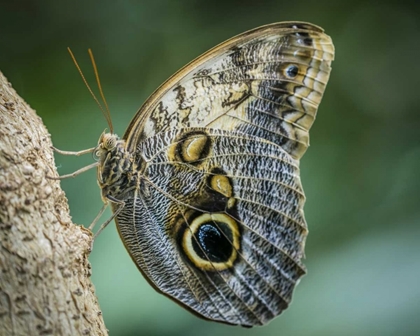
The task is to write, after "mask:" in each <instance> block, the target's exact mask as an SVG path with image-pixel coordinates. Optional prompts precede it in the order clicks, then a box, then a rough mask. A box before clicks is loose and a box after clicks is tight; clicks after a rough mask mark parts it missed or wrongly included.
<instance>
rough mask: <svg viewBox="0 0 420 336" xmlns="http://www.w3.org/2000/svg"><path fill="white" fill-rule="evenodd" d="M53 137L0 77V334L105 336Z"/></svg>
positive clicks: (85, 241)
mask: <svg viewBox="0 0 420 336" xmlns="http://www.w3.org/2000/svg"><path fill="white" fill-rule="evenodd" d="M51 145H52V144H51V139H50V135H49V134H48V132H47V130H46V128H45V126H44V125H43V123H42V120H41V118H39V117H38V116H37V115H36V114H35V112H34V111H33V110H32V109H31V108H30V107H29V106H28V105H27V104H26V103H25V102H24V101H23V100H22V98H20V97H19V96H18V95H17V93H16V92H15V91H14V90H13V88H12V86H11V85H10V83H8V81H7V79H6V78H5V77H4V76H3V74H1V73H0V335H25V336H26V335H107V330H106V328H105V326H104V322H103V318H102V314H101V311H100V308H99V305H98V301H97V298H96V296H95V292H94V287H93V284H92V283H91V280H90V275H91V268H90V264H89V262H88V255H89V253H90V249H91V246H92V236H91V233H90V231H88V230H86V229H84V228H83V227H82V226H77V225H75V224H73V223H72V222H71V218H70V215H69V208H68V204H67V199H66V197H65V195H64V192H63V191H62V190H61V188H60V183H59V182H58V181H52V180H50V179H48V178H46V175H57V172H56V168H55V164H54V156H53V153H52V151H51Z"/></svg>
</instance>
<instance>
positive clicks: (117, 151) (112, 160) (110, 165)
mask: <svg viewBox="0 0 420 336" xmlns="http://www.w3.org/2000/svg"><path fill="white" fill-rule="evenodd" d="M95 155H96V156H97V158H98V160H99V166H98V184H99V187H100V188H101V192H102V199H103V201H104V202H106V201H107V199H108V196H111V197H113V198H115V199H117V200H122V199H123V198H124V194H126V193H128V192H130V191H132V190H133V189H135V188H136V186H137V180H138V179H137V177H138V174H139V173H140V171H139V170H138V168H137V164H136V163H135V162H134V158H133V156H132V154H131V153H130V152H128V151H127V150H126V146H125V140H122V139H119V137H118V136H117V135H115V134H111V133H102V135H101V137H100V138H99V141H98V146H97V149H96V151H95Z"/></svg>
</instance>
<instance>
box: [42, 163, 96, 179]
mask: <svg viewBox="0 0 420 336" xmlns="http://www.w3.org/2000/svg"><path fill="white" fill-rule="evenodd" d="M97 166H99V162H94V163H92V164H90V165H89V166H86V167H83V168H80V169H78V170H76V171H75V172H73V173H71V174H66V175H61V176H49V175H47V176H46V178H48V179H50V180H63V179H66V178H69V177H75V176H77V175H80V174H82V173H84V172H85V171H88V170H89V169H92V168H95V167H97Z"/></svg>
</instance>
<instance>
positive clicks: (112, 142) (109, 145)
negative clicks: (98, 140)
mask: <svg viewBox="0 0 420 336" xmlns="http://www.w3.org/2000/svg"><path fill="white" fill-rule="evenodd" d="M116 145H117V138H116V137H115V136H114V135H111V134H105V136H104V139H103V141H102V146H103V148H105V149H107V150H110V149H113V148H114V147H115V146H116Z"/></svg>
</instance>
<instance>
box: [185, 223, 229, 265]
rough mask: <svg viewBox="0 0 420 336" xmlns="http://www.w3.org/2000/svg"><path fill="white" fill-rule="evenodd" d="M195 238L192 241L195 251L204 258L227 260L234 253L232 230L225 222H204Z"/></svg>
mask: <svg viewBox="0 0 420 336" xmlns="http://www.w3.org/2000/svg"><path fill="white" fill-rule="evenodd" d="M222 231H223V232H222ZM195 238H196V239H194V238H193V241H192V245H193V248H194V251H195V253H197V255H198V256H199V257H200V258H202V259H203V260H208V261H211V262H226V261H228V260H229V258H230V256H231V255H232V250H233V247H232V244H231V241H232V231H231V230H230V228H229V226H228V225H226V224H225V223H221V222H214V223H213V222H212V223H204V224H202V225H201V226H200V227H199V228H198V230H197V231H196V233H195Z"/></svg>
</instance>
